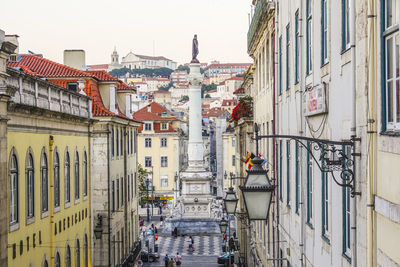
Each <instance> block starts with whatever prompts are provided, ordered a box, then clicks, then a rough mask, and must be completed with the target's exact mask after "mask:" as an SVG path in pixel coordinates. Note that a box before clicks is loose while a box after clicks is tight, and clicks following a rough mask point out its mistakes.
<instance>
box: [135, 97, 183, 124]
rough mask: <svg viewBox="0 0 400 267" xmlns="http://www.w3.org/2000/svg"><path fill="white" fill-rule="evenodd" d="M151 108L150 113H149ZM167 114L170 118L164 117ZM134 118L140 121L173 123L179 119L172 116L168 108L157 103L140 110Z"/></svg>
mask: <svg viewBox="0 0 400 267" xmlns="http://www.w3.org/2000/svg"><path fill="white" fill-rule="evenodd" d="M149 107H150V111H149ZM163 112H167V116H168V117H162V113H163ZM133 118H134V119H135V120H138V121H173V120H177V118H175V117H173V116H170V113H169V112H168V110H167V109H166V108H164V107H163V106H161V105H160V104H158V103H156V102H152V103H150V104H148V105H147V106H145V107H143V108H141V109H139V110H138V111H136V112H135V113H134V114H133Z"/></svg>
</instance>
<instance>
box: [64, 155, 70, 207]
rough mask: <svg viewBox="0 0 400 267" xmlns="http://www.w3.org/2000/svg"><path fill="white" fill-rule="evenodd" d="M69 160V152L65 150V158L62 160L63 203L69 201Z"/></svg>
mask: <svg viewBox="0 0 400 267" xmlns="http://www.w3.org/2000/svg"><path fill="white" fill-rule="evenodd" d="M70 166H71V162H70V158H69V152H68V151H67V152H65V160H64V182H65V197H64V198H65V203H69V202H70V201H71V170H70Z"/></svg>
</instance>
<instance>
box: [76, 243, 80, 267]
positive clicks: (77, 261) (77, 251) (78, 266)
mask: <svg viewBox="0 0 400 267" xmlns="http://www.w3.org/2000/svg"><path fill="white" fill-rule="evenodd" d="M80 266H81V247H80V244H79V239H77V240H76V246H75V267H80Z"/></svg>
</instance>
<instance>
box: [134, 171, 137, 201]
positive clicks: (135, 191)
mask: <svg viewBox="0 0 400 267" xmlns="http://www.w3.org/2000/svg"><path fill="white" fill-rule="evenodd" d="M134 184H135V186H134V189H135V194H134V195H135V196H136V190H137V189H136V188H137V185H136V172H135V180H134Z"/></svg>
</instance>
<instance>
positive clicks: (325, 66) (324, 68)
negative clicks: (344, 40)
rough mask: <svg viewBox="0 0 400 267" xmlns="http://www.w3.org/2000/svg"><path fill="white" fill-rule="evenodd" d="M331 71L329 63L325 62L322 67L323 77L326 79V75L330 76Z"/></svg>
mask: <svg viewBox="0 0 400 267" xmlns="http://www.w3.org/2000/svg"><path fill="white" fill-rule="evenodd" d="M330 71H331V68H330V64H329V62H325V63H324V64H323V65H322V66H321V77H325V76H326V75H329V73H330Z"/></svg>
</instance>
